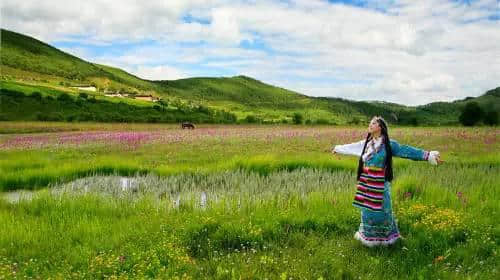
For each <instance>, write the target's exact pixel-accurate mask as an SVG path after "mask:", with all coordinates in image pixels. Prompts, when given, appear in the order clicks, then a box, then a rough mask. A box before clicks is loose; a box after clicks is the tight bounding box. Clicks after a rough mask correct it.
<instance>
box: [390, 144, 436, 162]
mask: <svg viewBox="0 0 500 280" xmlns="http://www.w3.org/2000/svg"><path fill="white" fill-rule="evenodd" d="M391 150H392V155H393V156H395V157H400V158H407V159H411V160H425V161H428V162H430V163H431V164H434V165H437V164H438V163H441V162H442V161H441V159H440V157H439V152H438V151H426V150H423V149H419V148H415V147H412V146H410V145H402V144H399V143H398V142H397V141H395V140H391Z"/></svg>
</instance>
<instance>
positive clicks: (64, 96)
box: [57, 93, 73, 102]
mask: <svg viewBox="0 0 500 280" xmlns="http://www.w3.org/2000/svg"><path fill="white" fill-rule="evenodd" d="M57 100H59V101H61V102H71V101H73V98H71V96H70V95H69V94H67V93H61V94H60V95H59V96H58V97H57Z"/></svg>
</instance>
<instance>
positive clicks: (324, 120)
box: [316, 119, 330, 124]
mask: <svg viewBox="0 0 500 280" xmlns="http://www.w3.org/2000/svg"><path fill="white" fill-rule="evenodd" d="M316 124H330V123H329V122H328V120H327V119H317V120H316Z"/></svg>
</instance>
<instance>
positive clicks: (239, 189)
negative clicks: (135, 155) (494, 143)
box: [0, 166, 500, 279]
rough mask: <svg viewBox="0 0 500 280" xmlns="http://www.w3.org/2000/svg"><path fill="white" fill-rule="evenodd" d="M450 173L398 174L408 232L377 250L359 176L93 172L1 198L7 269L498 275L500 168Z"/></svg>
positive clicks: (164, 274) (214, 275)
mask: <svg viewBox="0 0 500 280" xmlns="http://www.w3.org/2000/svg"><path fill="white" fill-rule="evenodd" d="M439 168H440V169H439V172H438V171H436V169H435V168H433V167H430V166H425V167H424V166H417V167H415V168H412V169H404V170H399V171H398V175H397V177H396V179H395V181H394V182H393V188H392V195H393V203H394V209H395V214H396V217H397V219H398V225H399V227H400V230H401V233H402V235H403V236H404V240H403V241H402V242H401V243H399V244H397V245H396V246H393V247H390V248H375V249H369V248H365V247H363V246H362V245H360V244H359V243H358V242H357V241H355V240H354V239H353V238H352V235H353V233H354V231H355V230H356V229H357V226H358V225H359V212H358V210H357V209H356V208H354V207H352V206H351V204H350V203H351V201H352V197H353V192H354V182H355V180H354V172H345V171H341V170H338V171H326V170H317V169H310V168H306V169H296V170H294V171H292V172H289V171H280V172H272V173H269V174H267V175H256V174H255V173H253V172H246V171H237V172H231V171H226V172H223V173H216V174H179V175H174V176H169V177H158V176H154V175H151V174H149V175H147V176H138V177H134V178H133V179H134V180H135V181H134V183H133V184H132V188H131V189H128V190H127V191H125V192H121V191H117V189H119V188H120V181H119V178H117V177H95V178H87V179H80V180H78V181H75V182H73V183H68V184H65V185H61V186H54V187H53V188H51V189H47V190H42V191H40V192H39V193H37V194H36V195H35V196H34V198H33V199H32V200H21V201H18V202H15V203H9V202H6V201H0V222H1V223H2V225H4V226H3V227H2V228H0V248H2V249H0V275H5V276H6V277H10V276H13V274H12V273H13V271H15V272H16V274H17V275H18V276H19V277H22V276H24V275H26V276H40V277H42V278H45V277H49V276H51V277H54V276H56V275H59V276H60V277H64V278H75V279H79V278H106V277H118V278H120V277H121V278H164V279H169V278H174V277H176V276H178V277H179V278H183V277H184V278H187V279H189V278H190V279H199V278H210V279H232V278H237V279H239V278H242V279H249V278H250V279H251V278H265V277H267V278H269V279H290V278H293V279H297V278H298V279H303V278H304V279H305V278H307V279H318V278H320V277H323V279H337V278H358V277H361V278H363V277H367V276H369V277H371V278H377V279H380V278H389V279H401V278H415V279H418V278H424V279H427V278H436V277H437V278H444V279H467V278H474V279H478V278H479V279H494V278H496V277H497V276H498V273H499V271H498V264H499V263H498V257H497V254H498V245H499V244H500V228H499V227H498V226H497V225H496V223H495V222H496V217H498V214H499V213H498V210H499V207H498V205H497V203H496V201H498V198H499V197H498V189H499V186H498V184H497V185H491V182H492V179H491V177H495V175H496V174H498V169H496V170H489V169H488V168H478V169H474V168H468V167H462V168H459V169H458V170H456V169H455V168H454V167H453V166H441V167H439ZM422 174H432V176H422ZM496 176H498V175H496ZM446 182H448V183H450V184H444V183H446ZM417 189H419V190H418V191H417ZM491 189H493V190H496V192H494V191H492V190H491ZM457 191H462V192H463V194H462V196H461V197H457V193H456V192H457ZM202 192H206V194H207V204H206V207H201V206H200V194H201V193H202ZM406 192H412V195H411V196H405V195H401V193H406ZM478 194H481V195H478ZM179 196H180V204H178V205H175V204H174V203H173V201H174V200H175V199H177V198H178V197H179ZM490 196H491V197H490ZM464 197H465V198H467V201H466V202H464V201H462V200H461V198H464ZM419 209H424V210H419ZM441 212H442V213H445V214H446V215H451V218H454V217H459V218H460V219H459V220H458V222H457V223H446V222H447V221H446V220H445V219H446V218H447V217H448V216H446V217H444V219H443V217H440V216H437V215H435V214H434V213H441ZM426 220H429V221H431V223H430V224H428V225H419V224H418V222H420V221H426ZM442 224H443V225H444V228H443V229H442V230H436V226H440V225H442ZM14 263H16V264H14ZM1 273H3V274H1ZM183 275H184V276H183Z"/></svg>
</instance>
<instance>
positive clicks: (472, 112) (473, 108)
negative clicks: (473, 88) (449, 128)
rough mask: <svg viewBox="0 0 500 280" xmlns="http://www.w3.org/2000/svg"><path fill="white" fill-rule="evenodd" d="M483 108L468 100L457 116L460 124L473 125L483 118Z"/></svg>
mask: <svg viewBox="0 0 500 280" xmlns="http://www.w3.org/2000/svg"><path fill="white" fill-rule="evenodd" d="M483 114H484V112H483V109H481V107H480V106H479V104H477V103H476V102H469V103H467V104H466V105H465V108H464V110H463V111H462V114H461V115H460V117H459V121H460V123H461V124H463V125H465V126H473V125H475V124H477V123H478V122H479V121H481V119H482V118H483Z"/></svg>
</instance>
